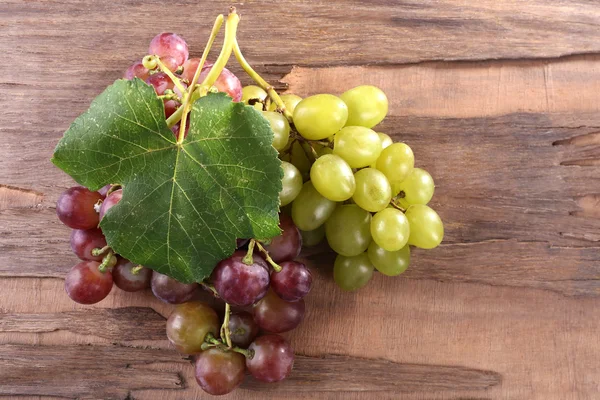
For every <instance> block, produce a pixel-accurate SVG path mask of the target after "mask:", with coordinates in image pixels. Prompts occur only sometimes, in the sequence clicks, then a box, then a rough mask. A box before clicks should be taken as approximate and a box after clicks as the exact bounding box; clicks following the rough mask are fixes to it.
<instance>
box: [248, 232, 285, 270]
mask: <svg viewBox="0 0 600 400" xmlns="http://www.w3.org/2000/svg"><path fill="white" fill-rule="evenodd" d="M252 240H254V239H252ZM256 246H258V249H259V250H260V251H261V252H262V253H263V254H264V255H265V259H266V260H267V262H268V263H269V264H271V267H273V269H274V270H275V272H280V271H281V265H279V264H277V263H276V262H275V261H273V259H272V258H271V256H270V255H269V252H268V251H267V249H265V248H264V247H263V245H262V244H260V242H258V241H256Z"/></svg>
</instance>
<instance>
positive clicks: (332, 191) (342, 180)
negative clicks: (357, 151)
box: [310, 154, 356, 201]
mask: <svg viewBox="0 0 600 400" xmlns="http://www.w3.org/2000/svg"><path fill="white" fill-rule="evenodd" d="M310 180H311V182H312V183H313V185H314V187H315V189H317V191H318V192H319V193H320V194H321V195H322V196H324V197H325V198H327V199H329V200H331V201H344V200H348V199H349V198H350V197H352V195H353V194H354V189H355V188H356V182H355V181H354V174H353V173H352V168H350V166H349V165H348V164H347V163H346V161H344V160H343V159H342V158H340V157H338V156H336V155H334V154H325V155H324V156H322V157H319V158H318V159H317V161H315V163H314V164H313V166H312V168H311V170H310Z"/></svg>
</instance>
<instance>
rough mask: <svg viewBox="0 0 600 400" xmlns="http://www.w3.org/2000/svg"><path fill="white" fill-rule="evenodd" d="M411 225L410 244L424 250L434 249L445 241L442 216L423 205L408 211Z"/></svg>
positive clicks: (414, 206) (417, 205)
mask: <svg viewBox="0 0 600 400" xmlns="http://www.w3.org/2000/svg"><path fill="white" fill-rule="evenodd" d="M406 218H407V219H408V223H409V224H410V237H409V238H408V244H410V245H413V246H416V247H420V248H422V249H433V248H434V247H437V246H438V245H439V244H440V243H441V242H442V239H444V224H443V223H442V220H441V218H440V216H439V215H438V214H437V213H436V212H435V211H434V210H433V209H432V208H430V207H428V206H426V205H423V204H415V205H412V206H410V207H409V208H408V210H406Z"/></svg>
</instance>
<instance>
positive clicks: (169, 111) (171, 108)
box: [165, 100, 188, 127]
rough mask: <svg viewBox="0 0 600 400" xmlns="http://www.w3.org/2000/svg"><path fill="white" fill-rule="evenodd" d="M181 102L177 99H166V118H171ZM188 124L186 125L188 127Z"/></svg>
mask: <svg viewBox="0 0 600 400" xmlns="http://www.w3.org/2000/svg"><path fill="white" fill-rule="evenodd" d="M179 106H180V104H179V103H178V102H177V101H175V100H167V101H165V118H169V117H170V116H171V115H173V114H174V113H175V111H177V108H179ZM187 126H188V125H186V127H187Z"/></svg>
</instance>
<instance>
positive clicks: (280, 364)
mask: <svg viewBox="0 0 600 400" xmlns="http://www.w3.org/2000/svg"><path fill="white" fill-rule="evenodd" d="M248 350H252V351H253V352H254V356H253V357H252V358H247V359H246V367H247V368H248V371H250V373H251V374H252V376H253V377H254V378H256V379H258V380H259V381H262V382H279V381H281V380H283V379H285V378H287V376H288V375H289V374H290V372H292V367H293V366H294V350H293V349H292V346H290V344H289V343H288V342H287V341H286V340H285V339H284V338H282V337H281V336H279V335H265V336H260V337H259V338H257V339H256V340H255V341H254V342H253V343H252V344H251V345H250V347H249V348H248Z"/></svg>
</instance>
